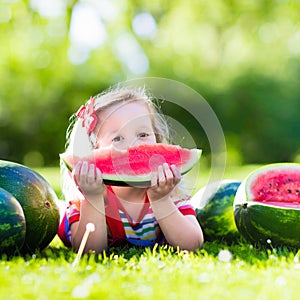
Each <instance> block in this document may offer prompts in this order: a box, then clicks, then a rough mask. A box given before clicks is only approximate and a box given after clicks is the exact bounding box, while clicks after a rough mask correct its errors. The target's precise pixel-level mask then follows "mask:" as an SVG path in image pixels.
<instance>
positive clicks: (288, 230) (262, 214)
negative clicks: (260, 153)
mask: <svg viewBox="0 0 300 300" xmlns="http://www.w3.org/2000/svg"><path fill="white" fill-rule="evenodd" d="M274 168H276V169H278V170H279V169H282V170H287V169H290V168H293V169H297V170H299V171H300V164H297V163H274V164H269V165H266V166H263V167H260V168H257V169H256V170H254V171H252V172H251V173H250V174H249V175H248V176H246V177H245V179H244V180H243V181H242V183H241V185H240V187H239V188H238V190H237V193H236V196H235V199H234V218H235V223H236V226H237V228H238V230H239V232H240V233H241V235H242V236H243V237H244V238H245V239H246V240H248V241H249V242H251V243H253V244H255V245H256V244H257V245H268V244H269V243H271V244H272V245H273V246H281V245H286V246H292V247H299V246H300V222H299V219H300V206H299V208H297V207H293V208H289V207H279V206H275V205H273V204H266V203H261V202H258V201H254V200H255V199H254V198H255V197H254V196H253V195H252V193H251V190H250V188H249V187H250V186H251V183H252V182H253V181H254V180H256V178H257V176H259V175H260V174H264V173H266V172H267V171H269V170H274Z"/></svg>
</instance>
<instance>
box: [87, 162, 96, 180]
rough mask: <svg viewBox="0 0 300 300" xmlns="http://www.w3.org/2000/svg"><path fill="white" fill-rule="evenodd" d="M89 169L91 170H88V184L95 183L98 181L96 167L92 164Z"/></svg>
mask: <svg viewBox="0 0 300 300" xmlns="http://www.w3.org/2000/svg"><path fill="white" fill-rule="evenodd" d="M88 167H89V168H88V177H87V182H88V183H93V182H95V180H96V173H95V165H94V164H90V165H89V166H88Z"/></svg>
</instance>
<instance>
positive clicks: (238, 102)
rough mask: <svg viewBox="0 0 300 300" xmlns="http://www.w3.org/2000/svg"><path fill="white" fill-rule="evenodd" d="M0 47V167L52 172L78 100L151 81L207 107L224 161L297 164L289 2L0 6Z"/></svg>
mask: <svg viewBox="0 0 300 300" xmlns="http://www.w3.org/2000/svg"><path fill="white" fill-rule="evenodd" d="M0 38H1V43H0V80H1V81H0V82H1V83H0V84H1V87H0V159H7V160H12V161H18V162H21V163H25V164H27V165H30V166H37V165H38V166H42V165H48V166H50V165H58V153H60V152H63V151H64V144H65V131H66V128H67V126H68V118H69V117H70V115H71V114H72V113H73V112H74V111H76V110H77V108H78V107H79V106H80V105H81V104H82V103H83V102H84V101H85V100H86V99H88V98H89V97H90V96H92V95H95V94H97V93H99V92H100V91H102V90H103V89H105V88H107V87H109V86H111V85H113V84H115V83H117V82H121V81H125V80H127V79H130V78H138V77H152V76H153V77H164V78H170V79H173V80H178V81H180V82H182V83H184V84H186V85H188V86H189V87H191V88H193V89H194V90H195V91H197V92H198V93H200V94H201V95H202V96H203V97H204V98H205V99H206V100H207V101H208V103H209V104H210V105H211V107H212V108H213V110H214V111H215V113H216V115H217V117H218V119H219V120H220V123H221V125H222V127H223V130H224V134H225V137H226V144H227V150H228V159H229V162H232V163H236V164H238V163H240V164H242V163H269V162H274V161H297V160H299V159H300V158H299V157H300V154H299V153H300V120H299V112H300V99H299V95H300V84H299V78H300V2H299V1H298V0H297V1H296V0H295V1H288V0H277V1H270V0H253V1H250V0H241V1H237V0H228V1H221V0H211V1H202V0H199V1H196V0H194V1H193V0H188V1H187V0H174V1H167V0H151V1H149V0H141V1H129V0H81V1H75V0H68V1H67V0H51V1H49V0H28V1H21V0H19V1H18V0H0ZM173 109H175V110H176V108H173ZM174 115H176V112H175V111H174ZM179 122H180V120H179ZM189 130H190V131H191V132H192V134H193V135H195V136H196V135H197V130H198V129H197V128H196V127H195V126H191V128H189ZM199 147H201V148H203V147H205V146H204V145H199Z"/></svg>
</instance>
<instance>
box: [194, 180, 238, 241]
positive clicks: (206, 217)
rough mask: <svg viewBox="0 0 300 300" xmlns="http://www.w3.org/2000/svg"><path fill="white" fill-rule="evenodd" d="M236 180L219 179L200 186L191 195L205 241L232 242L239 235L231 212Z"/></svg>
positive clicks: (236, 186)
mask: <svg viewBox="0 0 300 300" xmlns="http://www.w3.org/2000/svg"><path fill="white" fill-rule="evenodd" d="M240 183H241V182H240V181H238V180H229V179H228V180H221V181H216V182H213V183H210V184H209V185H206V186H204V187H203V188H201V189H200V190H199V191H198V192H197V193H196V194H195V195H194V196H193V197H192V200H191V201H192V205H193V206H194V208H195V211H196V214H197V220H198V222H199V224H200V226H201V228H202V230H203V234H204V239H205V240H207V241H214V240H218V241H225V242H233V241H235V240H237V238H238V237H240V234H239V232H238V230H237V228H236V225H235V221H234V212H233V201H234V197H235V193H236V191H237V189H238V187H239V185H240Z"/></svg>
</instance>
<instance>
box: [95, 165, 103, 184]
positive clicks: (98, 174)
mask: <svg viewBox="0 0 300 300" xmlns="http://www.w3.org/2000/svg"><path fill="white" fill-rule="evenodd" d="M95 177H96V179H98V180H99V179H100V180H101V181H102V173H101V171H100V170H99V169H98V168H97V167H96V171H95Z"/></svg>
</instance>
